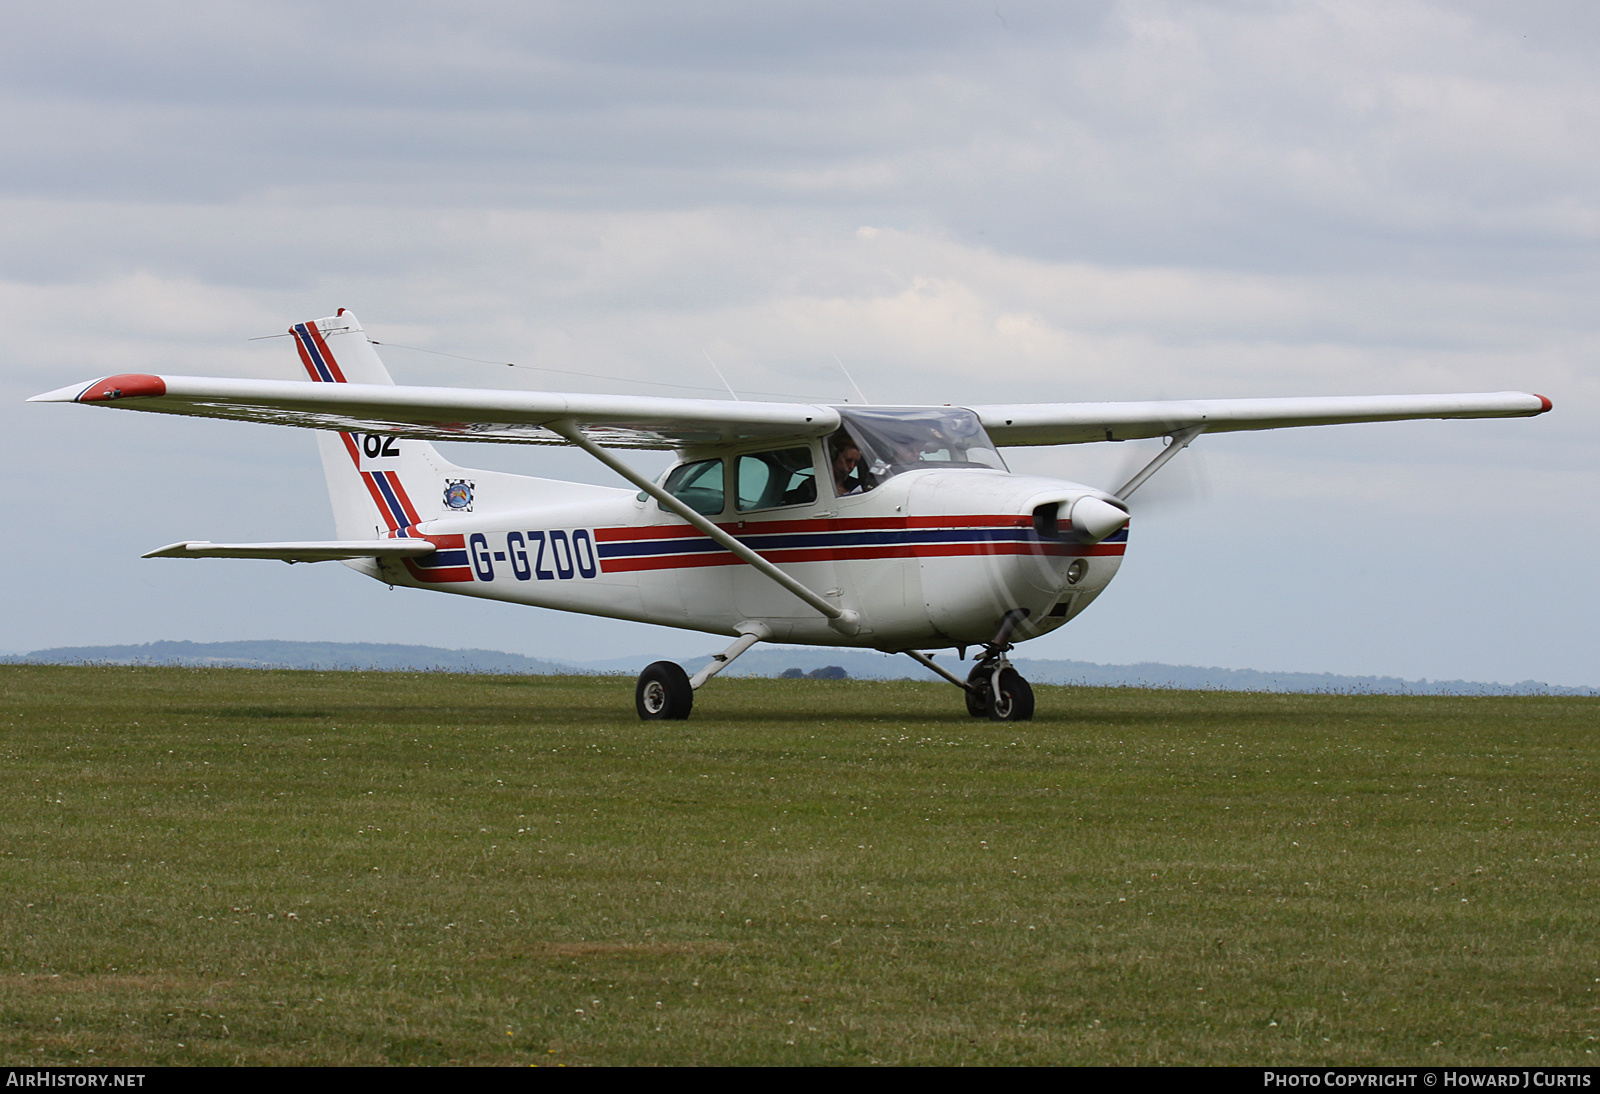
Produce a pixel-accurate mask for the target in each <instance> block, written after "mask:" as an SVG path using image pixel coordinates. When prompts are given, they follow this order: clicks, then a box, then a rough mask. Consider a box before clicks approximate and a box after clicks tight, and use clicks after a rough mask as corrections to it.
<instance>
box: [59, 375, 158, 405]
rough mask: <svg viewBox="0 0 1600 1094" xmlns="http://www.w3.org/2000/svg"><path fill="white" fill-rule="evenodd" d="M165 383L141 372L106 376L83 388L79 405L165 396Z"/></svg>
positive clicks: (156, 377)
mask: <svg viewBox="0 0 1600 1094" xmlns="http://www.w3.org/2000/svg"><path fill="white" fill-rule="evenodd" d="M166 393H167V382H166V381H165V380H163V379H162V378H161V377H159V376H151V375H149V374H147V373H142V372H125V373H123V374H122V375H121V376H107V377H106V378H105V379H104V380H96V381H95V382H94V383H92V384H90V385H89V386H88V387H86V388H84V390H83V394H82V395H79V396H78V402H80V403H109V402H112V401H114V400H116V399H133V398H138V397H142V396H150V395H165V394H166Z"/></svg>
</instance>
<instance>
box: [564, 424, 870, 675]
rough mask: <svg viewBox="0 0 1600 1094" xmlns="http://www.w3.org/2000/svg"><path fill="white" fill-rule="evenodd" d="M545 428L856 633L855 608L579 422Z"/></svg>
mask: <svg viewBox="0 0 1600 1094" xmlns="http://www.w3.org/2000/svg"><path fill="white" fill-rule="evenodd" d="M545 428H546V429H548V430H550V431H551V432H553V433H556V434H559V435H560V436H562V437H564V438H566V439H567V440H568V441H571V442H572V443H573V444H575V445H577V446H578V447H579V448H581V449H583V450H584V451H585V452H587V453H589V455H591V456H593V457H594V458H595V459H597V460H599V461H600V462H601V463H603V464H605V465H606V466H607V467H609V468H611V470H613V471H615V472H616V473H617V474H619V475H621V476H622V477H623V478H625V479H627V480H628V481H629V482H631V483H633V485H635V486H637V487H638V488H639V489H640V490H643V491H644V492H645V493H646V494H649V495H650V496H651V497H652V498H655V499H656V500H657V501H659V502H660V503H661V507H662V508H663V509H666V510H669V511H670V512H673V513H676V514H678V516H680V517H682V518H683V519H684V520H686V521H688V522H689V523H690V524H692V525H694V526H695V527H696V528H698V529H700V531H702V532H704V533H705V534H706V535H708V536H710V537H711V538H712V539H713V540H715V541H716V542H717V543H720V544H721V545H722V546H724V547H726V548H727V549H728V550H730V551H732V552H733V553H734V555H735V556H736V557H737V558H738V559H739V561H741V562H744V563H747V564H748V565H750V566H751V567H752V568H753V569H755V570H756V571H758V572H759V573H761V574H764V575H765V576H767V577H769V578H771V579H772V580H773V581H775V582H777V583H778V584H779V585H782V586H783V587H784V588H785V589H788V590H789V591H790V592H791V593H793V594H794V595H795V596H797V597H799V598H800V599H801V600H804V601H805V602H806V603H807V604H809V605H811V606H812V607H813V608H815V609H817V611H819V612H821V613H822V614H823V615H825V616H827V617H828V621H829V623H830V624H831V625H833V626H834V629H835V630H840V631H843V632H844V633H846V634H854V633H855V628H856V625H857V622H858V617H857V615H856V613H855V612H853V611H850V610H848V609H845V608H840V607H838V606H837V605H835V604H829V603H828V602H827V601H826V600H824V599H823V598H822V597H820V596H818V595H817V594H816V593H814V592H812V591H811V590H810V589H808V588H806V587H805V586H804V585H802V584H800V582H798V581H796V580H795V579H794V578H792V577H790V576H789V575H788V574H786V573H784V572H783V571H782V570H780V569H778V568H777V567H776V566H774V565H773V564H772V563H770V562H768V561H767V560H766V559H764V558H762V557H761V556H760V555H758V554H756V553H755V552H754V551H752V550H751V549H750V548H749V547H746V546H745V545H744V544H743V543H740V542H739V541H738V540H737V539H735V538H733V537H732V536H730V535H729V534H728V533H727V532H725V531H723V530H722V529H721V528H718V527H717V526H716V525H715V524H713V523H711V522H710V521H709V520H707V519H706V518H705V517H703V516H701V515H700V514H699V513H696V512H695V511H694V510H693V509H690V508H689V507H688V506H687V505H685V504H684V503H683V502H681V501H679V500H678V499H677V498H675V497H673V496H672V495H671V494H669V493H667V492H666V491H665V490H663V489H661V487H659V486H657V485H656V484H655V483H653V482H651V481H650V480H649V479H646V478H645V477H644V476H643V475H641V474H639V473H638V472H637V471H635V470H634V469H633V468H631V467H629V466H628V465H627V464H625V463H623V462H622V461H621V460H619V459H617V458H616V457H615V456H613V455H612V454H611V453H609V452H607V451H606V450H605V449H603V448H601V447H600V446H599V445H597V444H595V443H594V442H593V441H591V440H590V439H589V438H588V437H586V436H584V435H583V431H582V430H581V429H579V428H578V426H577V424H576V423H574V422H573V421H571V420H570V419H567V420H564V421H559V422H547V423H545ZM740 652H741V653H742V652H744V651H743V650H741V651H740Z"/></svg>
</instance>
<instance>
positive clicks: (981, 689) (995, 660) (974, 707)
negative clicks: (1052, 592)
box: [905, 608, 1033, 722]
mask: <svg viewBox="0 0 1600 1094" xmlns="http://www.w3.org/2000/svg"><path fill="white" fill-rule="evenodd" d="M1027 617H1028V609H1026V608H1017V609H1015V610H1014V611H1009V612H1007V613H1006V614H1005V617H1004V618H1002V619H1001V620H1000V627H999V629H998V630H997V631H996V632H995V636H994V638H993V640H991V641H989V642H985V643H984V644H983V653H982V654H981V655H980V656H979V657H978V663H977V664H976V665H974V666H973V667H972V671H971V672H969V673H968V674H967V678H966V679H965V680H962V679H961V678H960V677H958V676H955V675H953V674H952V673H950V672H949V671H947V670H946V669H945V668H944V667H943V666H942V665H936V664H934V663H933V658H931V657H929V656H928V655H927V654H925V653H920V652H918V651H916V650H906V651H905V652H906V653H907V654H908V655H909V656H910V657H912V658H914V659H915V660H916V661H917V662H919V663H920V664H922V665H924V666H926V667H927V668H930V669H932V670H933V671H934V672H936V673H938V674H939V675H940V676H943V677H944V678H945V679H946V680H949V681H950V682H951V683H952V684H954V685H956V686H957V687H959V688H961V689H962V690H963V691H964V692H966V700H967V713H968V714H970V715H972V717H974V718H988V719H989V720H990V721H993V722H1027V721H1032V720H1033V688H1032V687H1031V686H1029V684H1028V681H1026V680H1024V679H1023V678H1022V674H1021V673H1020V672H1018V671H1017V670H1016V669H1015V668H1014V667H1012V664H1011V662H1010V660H1008V659H1007V657H1006V654H1007V653H1009V652H1011V650H1012V648H1013V647H1012V645H1011V632H1012V631H1014V630H1016V628H1017V624H1019V623H1021V622H1022V621H1023V620H1024V619H1026V618H1027Z"/></svg>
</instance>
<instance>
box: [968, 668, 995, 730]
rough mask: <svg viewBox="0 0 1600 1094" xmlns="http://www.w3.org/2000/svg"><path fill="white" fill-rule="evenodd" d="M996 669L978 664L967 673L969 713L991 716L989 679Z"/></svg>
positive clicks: (974, 715)
mask: <svg viewBox="0 0 1600 1094" xmlns="http://www.w3.org/2000/svg"><path fill="white" fill-rule="evenodd" d="M993 678H994V669H993V668H989V667H986V666H984V665H978V666H977V667H976V668H974V669H973V670H972V671H971V672H969V673H967V713H968V714H969V715H971V716H972V717H974V718H987V717H989V686H990V685H989V681H990V680H992V679H993Z"/></svg>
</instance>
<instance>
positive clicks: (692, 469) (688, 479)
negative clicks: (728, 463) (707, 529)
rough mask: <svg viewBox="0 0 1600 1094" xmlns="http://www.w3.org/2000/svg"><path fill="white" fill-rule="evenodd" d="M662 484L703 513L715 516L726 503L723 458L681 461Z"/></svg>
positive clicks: (682, 500)
mask: <svg viewBox="0 0 1600 1094" xmlns="http://www.w3.org/2000/svg"><path fill="white" fill-rule="evenodd" d="M662 487H663V489H665V490H666V492H667V493H669V494H671V495H672V496H673V497H675V498H677V499H678V500H679V501H681V502H683V504H685V505H687V506H688V507H689V508H690V509H693V510H694V511H695V512H696V513H699V514H700V515H701V516H705V517H714V516H716V515H717V514H718V513H720V512H722V510H723V507H724V502H723V486H722V461H721V460H700V461H698V462H696V463H686V464H680V465H679V466H677V467H674V468H673V469H672V474H670V475H668V476H667V481H666V482H665V483H663V484H662Z"/></svg>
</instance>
